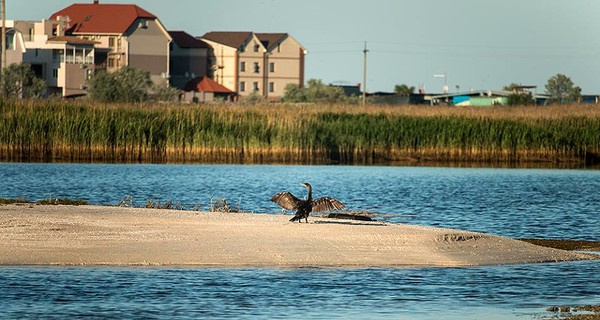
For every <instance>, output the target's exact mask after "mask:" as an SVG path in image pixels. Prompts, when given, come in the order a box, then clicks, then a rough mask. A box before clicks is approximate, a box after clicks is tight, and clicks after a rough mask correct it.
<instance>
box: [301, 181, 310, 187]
mask: <svg viewBox="0 0 600 320" xmlns="http://www.w3.org/2000/svg"><path fill="white" fill-rule="evenodd" d="M300 185H301V186H303V187H305V188H308V187H307V186H306V182H305V183H301V184H300Z"/></svg>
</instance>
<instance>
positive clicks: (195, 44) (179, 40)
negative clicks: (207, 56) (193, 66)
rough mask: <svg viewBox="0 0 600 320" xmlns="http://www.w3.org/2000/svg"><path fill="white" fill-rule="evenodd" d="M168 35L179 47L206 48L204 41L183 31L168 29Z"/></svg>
mask: <svg viewBox="0 0 600 320" xmlns="http://www.w3.org/2000/svg"><path fill="white" fill-rule="evenodd" d="M169 35H170V36H171V38H173V42H175V43H176V44H177V45H178V46H179V47H180V48H208V44H206V42H204V41H202V40H200V39H196V38H194V37H193V36H191V35H190V34H189V33H187V32H185V31H169Z"/></svg>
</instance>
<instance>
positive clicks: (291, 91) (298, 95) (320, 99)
mask: <svg viewBox="0 0 600 320" xmlns="http://www.w3.org/2000/svg"><path fill="white" fill-rule="evenodd" d="M283 101H285V102H291V103H298V102H310V103H358V99H356V97H348V96H346V94H345V93H344V90H343V89H342V88H340V87H332V86H328V85H325V84H323V82H322V81H321V80H319V79H310V80H308V81H307V83H306V86H305V87H304V88H300V87H299V86H298V85H287V86H286V87H285V92H284V96H283Z"/></svg>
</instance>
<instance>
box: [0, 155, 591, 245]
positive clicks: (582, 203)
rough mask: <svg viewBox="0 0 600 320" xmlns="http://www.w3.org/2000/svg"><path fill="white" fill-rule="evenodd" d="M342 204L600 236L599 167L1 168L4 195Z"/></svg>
mask: <svg viewBox="0 0 600 320" xmlns="http://www.w3.org/2000/svg"><path fill="white" fill-rule="evenodd" d="M301 182H310V183H312V185H313V187H314V189H315V190H314V192H315V196H321V195H328V196H332V197H335V198H337V199H339V200H341V201H342V202H343V203H344V204H346V206H347V207H348V208H349V210H353V211H363V210H366V211H372V212H375V213H378V214H382V216H380V217H379V219H382V220H386V221H389V222H399V223H411V224H419V225H429V226H439V227H448V228H458V229H466V230H472V231H481V232H489V233H495V234H500V235H504V236H509V237H536V238H569V239H581V240H600V223H593V222H596V221H598V213H599V212H600V193H599V192H598V190H600V171H591V170H548V169H543V170H542V169H481V168H476V169H471V168H424V167H353V166H345V167H342V166H221V165H217V166H210V165H84V164H1V163H0V197H2V198H15V197H23V198H26V199H29V200H40V199H46V198H50V197H54V198H56V197H59V198H62V197H65V198H69V199H84V200H87V201H89V202H91V203H94V204H109V205H116V204H118V203H119V201H121V200H122V199H123V198H124V197H125V196H127V195H130V196H132V197H133V199H134V201H135V204H136V205H138V206H143V205H144V204H145V203H146V202H147V201H148V200H149V199H154V200H161V202H163V203H164V202H165V201H168V200H171V201H173V202H178V203H180V204H182V205H184V206H186V207H187V208H189V209H192V208H194V207H195V206H198V205H200V206H201V208H202V209H204V210H207V209H208V208H209V205H210V201H211V197H212V198H213V199H216V198H226V199H227V200H228V202H229V205H230V206H234V207H235V206H237V205H238V204H239V205H240V207H241V208H242V210H244V211H251V212H259V213H278V212H280V208H279V207H278V206H277V205H276V204H274V203H273V202H271V201H269V199H270V198H271V196H272V195H274V194H275V193H277V192H279V191H283V190H288V191H290V192H292V193H294V194H295V195H297V196H299V197H304V196H305V195H306V189H305V188H304V187H302V186H301V185H300V183H301Z"/></svg>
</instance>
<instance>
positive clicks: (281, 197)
mask: <svg viewBox="0 0 600 320" xmlns="http://www.w3.org/2000/svg"><path fill="white" fill-rule="evenodd" d="M271 201H273V202H275V203H277V204H278V205H279V206H280V207H282V208H284V209H286V210H296V209H298V206H299V205H300V202H302V200H300V199H298V198H296V197H295V196H294V195H293V194H291V193H289V192H287V191H284V192H279V193H278V194H276V195H274V196H273V197H272V198H271Z"/></svg>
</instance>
